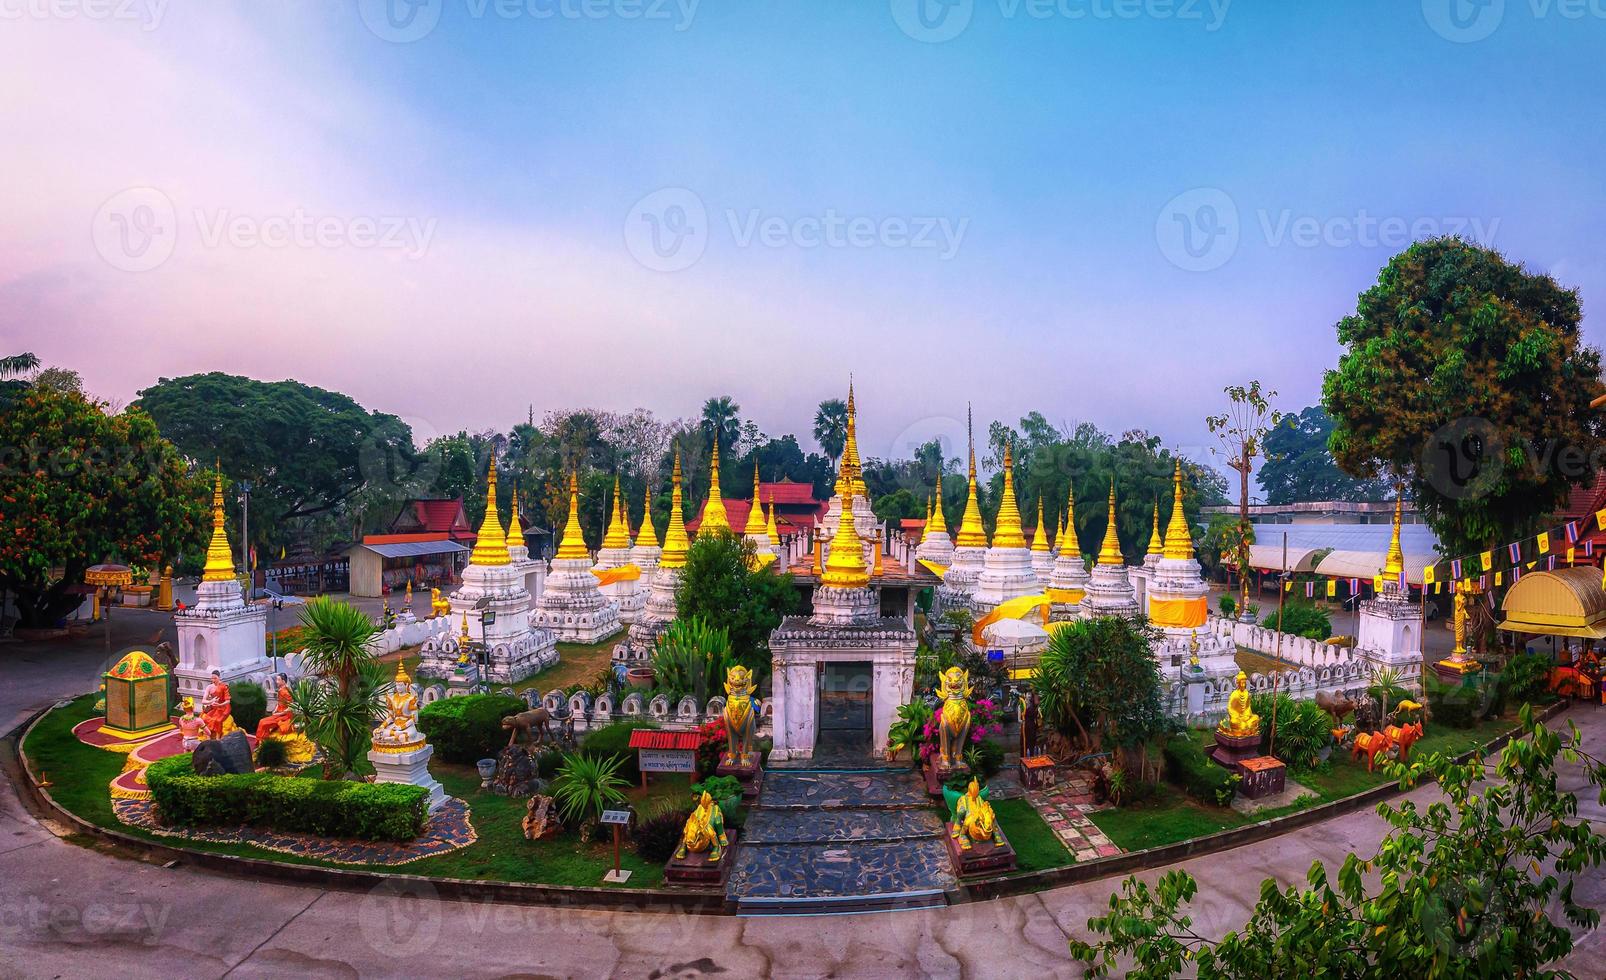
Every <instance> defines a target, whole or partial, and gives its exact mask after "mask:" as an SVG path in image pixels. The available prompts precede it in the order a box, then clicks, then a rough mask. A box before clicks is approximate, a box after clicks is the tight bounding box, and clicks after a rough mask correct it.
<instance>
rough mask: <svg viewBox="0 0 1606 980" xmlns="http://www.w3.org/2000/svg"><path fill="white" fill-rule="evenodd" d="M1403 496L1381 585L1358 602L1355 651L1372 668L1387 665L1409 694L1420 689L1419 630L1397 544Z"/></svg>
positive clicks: (1396, 502)
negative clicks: (1371, 596) (1372, 595)
mask: <svg viewBox="0 0 1606 980" xmlns="http://www.w3.org/2000/svg"><path fill="white" fill-rule="evenodd" d="M1404 504H1405V501H1404V497H1403V496H1397V497H1395V500H1394V529H1393V532H1392V533H1391V535H1390V537H1389V550H1388V553H1387V555H1386V556H1385V557H1384V561H1383V568H1382V569H1381V570H1380V571H1379V575H1380V577H1381V578H1382V580H1383V587H1382V588H1381V589H1379V590H1378V592H1377V595H1376V596H1375V597H1374V598H1371V599H1367V600H1366V601H1364V602H1362V603H1361V608H1360V615H1359V616H1358V617H1357V619H1358V623H1357V625H1356V629H1355V653H1356V654H1357V655H1358V656H1360V657H1362V658H1363V659H1365V660H1366V661H1367V662H1368V663H1369V664H1370V665H1371V666H1372V668H1373V669H1374V670H1375V669H1378V668H1383V667H1387V668H1391V669H1392V670H1394V671H1395V672H1396V673H1397V674H1398V675H1399V683H1400V685H1401V686H1402V687H1405V688H1406V689H1408V690H1410V691H1411V693H1412V694H1416V695H1420V694H1421V693H1422V632H1421V611H1420V608H1419V607H1418V606H1416V605H1414V604H1413V603H1412V602H1411V590H1410V586H1409V585H1408V584H1407V583H1406V580H1405V553H1404V551H1403V550H1402V549H1401V548H1400V523H1401V518H1402V516H1403V508H1404Z"/></svg>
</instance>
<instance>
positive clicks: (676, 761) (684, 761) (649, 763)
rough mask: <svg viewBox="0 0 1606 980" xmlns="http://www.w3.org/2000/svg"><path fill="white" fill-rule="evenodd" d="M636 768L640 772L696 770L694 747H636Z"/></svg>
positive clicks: (690, 771) (691, 771)
mask: <svg viewBox="0 0 1606 980" xmlns="http://www.w3.org/2000/svg"><path fill="white" fill-rule="evenodd" d="M636 751H637V753H638V768H640V769H641V771H642V772H689V773H695V772H696V771H697V751H696V750H695V749H637V750H636Z"/></svg>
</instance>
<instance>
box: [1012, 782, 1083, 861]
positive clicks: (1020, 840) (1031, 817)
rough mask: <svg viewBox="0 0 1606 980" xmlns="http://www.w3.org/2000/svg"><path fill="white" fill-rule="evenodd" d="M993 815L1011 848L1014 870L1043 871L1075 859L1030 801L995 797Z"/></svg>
mask: <svg viewBox="0 0 1606 980" xmlns="http://www.w3.org/2000/svg"><path fill="white" fill-rule="evenodd" d="M993 816H994V817H996V818H997V820H998V825H999V826H1000V827H1003V828H1004V834H1005V836H1007V837H1008V838H1009V843H1010V845H1011V846H1012V847H1014V848H1015V861H1016V865H1015V867H1016V870H1017V871H1046V870H1048V869H1049V868H1063V867H1065V866H1066V865H1067V864H1072V863H1074V862H1075V860H1076V859H1075V858H1073V857H1072V856H1071V852H1070V851H1069V850H1067V849H1066V847H1065V844H1064V843H1063V842H1062V841H1061V840H1060V839H1059V836H1058V835H1057V834H1055V833H1054V828H1052V827H1050V826H1049V825H1048V824H1047V823H1046V822H1044V820H1043V818H1042V817H1041V816H1040V815H1039V814H1038V812H1037V808H1036V807H1034V806H1032V804H1031V802H1030V801H1028V800H1025V799H1019V800H999V801H998V802H997V803H994V804H993Z"/></svg>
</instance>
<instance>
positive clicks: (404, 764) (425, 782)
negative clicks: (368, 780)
mask: <svg viewBox="0 0 1606 980" xmlns="http://www.w3.org/2000/svg"><path fill="white" fill-rule="evenodd" d="M434 754H435V747H434V746H432V745H425V746H421V747H419V748H416V749H409V750H407V751H406V752H383V751H380V749H379V748H378V747H375V748H374V749H372V750H370V751H369V753H368V761H369V762H371V763H373V764H374V782H376V783H405V784H408V785H412V786H422V787H424V788H425V789H427V790H429V809H431V810H433V809H435V808H436V807H438V806H440V805H441V804H442V803H445V802H446V790H444V789H442V788H441V784H440V783H438V782H436V780H435V777H434V776H431V775H430V774H429V759H430V756H432V755H434Z"/></svg>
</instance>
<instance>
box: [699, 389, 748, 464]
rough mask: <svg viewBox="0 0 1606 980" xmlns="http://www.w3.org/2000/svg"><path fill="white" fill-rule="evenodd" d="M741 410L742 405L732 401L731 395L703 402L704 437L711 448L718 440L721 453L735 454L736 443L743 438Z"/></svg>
mask: <svg viewBox="0 0 1606 980" xmlns="http://www.w3.org/2000/svg"><path fill="white" fill-rule="evenodd" d="M741 411H742V406H740V405H738V404H736V403H735V402H734V401H732V400H731V397H730V396H729V395H720V396H719V397H717V398H710V399H708V401H706V402H703V415H702V429H703V437H704V439H705V440H706V445H708V446H709V447H710V449H712V447H713V445H714V444H715V443H716V442H717V443H718V444H719V450H720V452H721V453H726V452H729V453H730V454H731V455H735V453H734V450H735V447H736V444H737V443H738V442H739V441H741V438H742V416H741Z"/></svg>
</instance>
